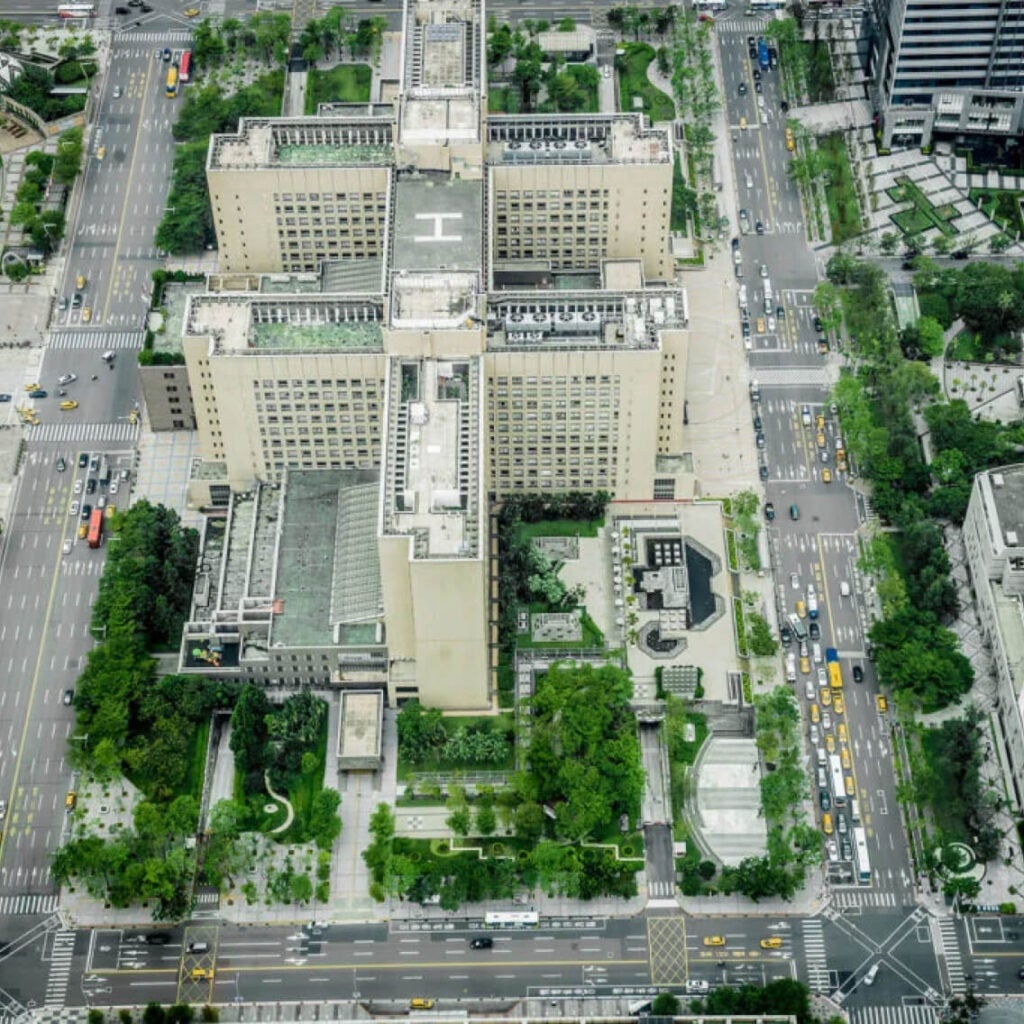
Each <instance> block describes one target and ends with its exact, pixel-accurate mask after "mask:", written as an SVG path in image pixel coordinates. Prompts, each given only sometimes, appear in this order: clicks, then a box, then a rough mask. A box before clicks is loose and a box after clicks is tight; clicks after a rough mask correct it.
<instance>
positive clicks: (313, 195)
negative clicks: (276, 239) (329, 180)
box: [235, 192, 387, 203]
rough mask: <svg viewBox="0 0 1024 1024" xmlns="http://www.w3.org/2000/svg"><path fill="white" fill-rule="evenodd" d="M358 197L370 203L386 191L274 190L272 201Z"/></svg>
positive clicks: (318, 200) (347, 200)
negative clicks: (322, 191)
mask: <svg viewBox="0 0 1024 1024" xmlns="http://www.w3.org/2000/svg"><path fill="white" fill-rule="evenodd" d="M239 198H240V197H239V196H237V195H236V196H235V199H236V200H237V199H239ZM357 199H359V200H360V201H361V202H363V203H372V202H373V201H374V200H378V201H380V202H383V201H384V200H386V199H387V193H386V192H333V193H331V192H325V193H323V195H321V194H320V193H319V192H310V193H308V194H307V193H305V192H296V193H295V194H294V195H293V194H292V193H291V192H280V193H279V192H275V193H274V202H275V203H292V202H294V203H319V202H320V201H321V200H323V201H324V202H325V203H326V202H335V203H341V202H354V201H356V200H357Z"/></svg>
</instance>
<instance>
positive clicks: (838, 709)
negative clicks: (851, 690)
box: [832, 690, 846, 715]
mask: <svg viewBox="0 0 1024 1024" xmlns="http://www.w3.org/2000/svg"><path fill="white" fill-rule="evenodd" d="M832 710H833V711H834V712H835V713H836V714H837V715H843V714H845V713H846V705H845V704H844V703H843V695H842V694H841V693H840V692H839V691H838V690H837V691H836V695H835V697H834V698H833V699H832Z"/></svg>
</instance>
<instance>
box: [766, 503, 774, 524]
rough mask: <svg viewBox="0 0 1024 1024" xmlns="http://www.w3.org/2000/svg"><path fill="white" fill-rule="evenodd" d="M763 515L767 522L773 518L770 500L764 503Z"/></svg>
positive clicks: (772, 507)
mask: <svg viewBox="0 0 1024 1024" xmlns="http://www.w3.org/2000/svg"><path fill="white" fill-rule="evenodd" d="M764 517H765V519H767V520H768V522H769V523H770V522H772V521H773V520H774V519H775V506H774V505H773V504H772V503H771V502H770V501H766V502H765V503H764Z"/></svg>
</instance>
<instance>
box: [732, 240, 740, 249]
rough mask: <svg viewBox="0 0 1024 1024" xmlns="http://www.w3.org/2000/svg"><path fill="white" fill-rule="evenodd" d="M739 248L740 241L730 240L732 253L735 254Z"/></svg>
mask: <svg viewBox="0 0 1024 1024" xmlns="http://www.w3.org/2000/svg"><path fill="white" fill-rule="evenodd" d="M739 247H740V240H739V239H738V238H734V239H733V240H732V248H733V252H735V251H736V250H737V249H738V248H739Z"/></svg>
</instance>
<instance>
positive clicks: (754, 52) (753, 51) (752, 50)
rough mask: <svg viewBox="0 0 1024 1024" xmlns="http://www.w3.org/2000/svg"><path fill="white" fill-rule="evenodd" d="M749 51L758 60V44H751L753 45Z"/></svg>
mask: <svg viewBox="0 0 1024 1024" xmlns="http://www.w3.org/2000/svg"><path fill="white" fill-rule="evenodd" d="M747 52H748V53H749V54H750V56H751V57H752V58H753V59H754V60H757V47H756V46H751V47H750V48H749V49H748V50H747Z"/></svg>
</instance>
